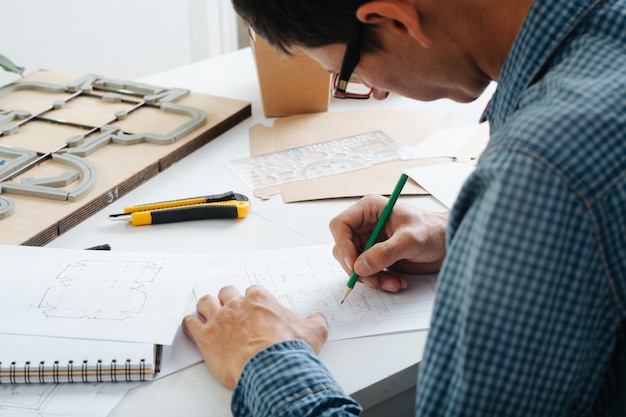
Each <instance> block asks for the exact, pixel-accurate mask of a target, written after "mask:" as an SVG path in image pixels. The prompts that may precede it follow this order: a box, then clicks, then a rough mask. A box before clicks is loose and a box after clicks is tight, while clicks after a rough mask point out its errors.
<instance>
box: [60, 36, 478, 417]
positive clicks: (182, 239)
mask: <svg viewBox="0 0 626 417" xmlns="http://www.w3.org/2000/svg"><path fill="white" fill-rule="evenodd" d="M140 81H142V82H146V83H149V84H153V85H160V86H164V87H182V88H188V89H191V90H192V91H197V92H201V93H206V94H211V95H218V96H224V97H230V98H235V99H240V100H245V101H250V102H251V103H252V117H251V118H249V119H247V120H245V121H244V122H243V123H241V124H239V125H238V126H236V127H234V128H233V129H231V130H229V131H228V132H226V133H224V134H223V135H221V136H219V137H218V138H216V139H214V140H213V141H212V142H210V143H209V144H207V145H205V146H204V147H202V148H200V149H199V150H197V151H196V152H194V153H192V154H191V155H189V156H188V157H186V158H184V159H183V160H182V161H180V162H178V163H177V164H175V165H174V166H172V167H170V168H169V169H167V170H166V171H164V172H162V173H160V174H159V175H158V176H156V177H155V178H153V179H151V180H149V181H148V182H146V183H145V184H143V185H141V186H140V187H138V188H137V189H135V190H133V191H132V192H130V193H129V194H127V195H125V196H123V197H121V198H119V199H118V200H117V201H114V202H113V203H112V204H111V205H110V206H108V207H107V208H106V209H104V210H102V211H101V212H99V213H96V214H95V215H94V216H92V217H91V218H89V219H87V220H86V221H84V222H83V223H81V224H80V225H78V226H76V227H75V228H74V229H72V230H70V231H69V232H67V233H65V234H64V235H62V236H60V237H59V238H57V239H55V240H54V241H52V242H51V243H50V244H48V246H49V247H60V248H86V247H91V246H95V245H99V244H103V243H108V244H110V245H111V246H112V248H113V250H116V251H118V250H122V251H123V250H126V251H146V252H170V253H177V252H187V253H211V254H219V253H232V252H238V251H251V250H261V249H279V248H283V247H296V246H299V247H304V246H309V245H317V244H329V243H332V237H331V235H330V232H329V230H328V222H329V221H330V219H331V218H332V217H333V216H335V215H336V214H337V213H339V212H340V211H341V210H343V209H344V208H346V207H348V206H349V205H351V204H353V203H354V202H355V201H356V200H355V199H337V200H324V201H313V202H303V203H291V204H285V203H283V202H282V200H281V199H280V196H275V197H273V198H271V199H270V200H265V201H262V200H258V199H255V198H254V197H252V196H253V192H252V190H251V189H247V187H246V186H245V184H243V183H242V182H241V181H240V180H239V179H238V178H236V176H235V175H233V174H232V173H231V171H230V170H229V169H228V168H227V167H226V165H225V164H226V162H227V161H231V160H234V159H237V158H243V157H248V156H250V153H249V146H248V137H249V136H248V130H249V129H250V127H252V126H253V125H255V124H257V123H264V124H266V125H271V123H272V120H269V119H266V118H265V117H264V116H263V111H262V107H261V99H260V91H259V87H258V82H257V78H256V70H255V64H254V60H253V57H252V54H251V51H250V49H249V48H244V49H242V50H239V51H237V52H234V53H230V54H226V55H223V56H220V57H217V58H212V59H209V60H206V61H201V62H198V63H195V64H191V65H188V66H184V67H181V68H177V69H174V70H170V71H166V72H163V73H159V74H155V75H153V76H150V77H146V78H144V79H142V80H140ZM489 95H490V94H489ZM487 99H488V95H484V96H483V97H481V98H480V99H479V100H477V101H476V102H474V103H472V104H458V103H454V102H451V101H449V100H438V101H435V102H430V103H424V102H416V101H413V100H408V99H405V98H402V97H394V96H392V97H390V98H388V99H387V100H384V101H376V100H365V101H363V100H338V99H332V100H331V104H330V108H329V111H343V110H357V109H364V108H369V109H372V108H385V109H391V108H398V109H407V108H423V109H430V110H432V111H434V112H435V113H437V114H439V115H441V116H443V115H446V114H448V113H453V114H456V115H458V116H460V117H462V118H463V119H464V120H465V121H467V123H468V124H472V123H477V121H478V118H479V116H480V114H481V112H482V110H483V108H484V106H485V104H486V100H487ZM416 128H418V127H416ZM228 190H235V191H238V192H241V193H244V194H247V195H248V196H250V197H251V198H252V212H251V213H250V214H249V215H248V217H247V218H246V219H245V221H241V222H233V221H220V220H218V221H211V223H210V224H207V223H205V222H201V223H200V222H188V223H176V224H165V225H159V226H158V227H157V226H155V227H133V226H130V225H127V224H123V223H121V222H111V221H109V219H108V215H109V214H110V213H115V212H120V211H121V210H122V208H123V207H124V206H127V205H132V204H137V203H143V202H148V201H159V200H170V199H175V198H183V197H188V196H190V195H201V194H214V193H218V192H223V191H228ZM402 198H403V199H404V200H405V201H409V202H413V203H415V204H416V205H419V206H420V207H423V208H426V209H430V210H437V211H441V210H444V208H443V206H441V205H440V204H439V203H437V202H436V201H435V200H434V199H432V198H431V197H429V196H413V197H402ZM302 218H306V219H307V221H306V222H303V221H301V219H302ZM267 236H271V238H270V239H268V238H267ZM426 334H427V332H425V331H415V332H407V333H402V334H392V335H384V336H374V337H366V338H359V339H352V340H341V341H334V342H329V343H328V344H327V345H326V346H325V347H324V349H323V351H322V353H321V355H320V357H321V359H322V361H323V362H324V363H325V364H326V365H327V366H328V367H329V369H330V370H331V371H332V372H333V374H334V375H335V377H336V378H337V380H338V381H339V382H340V383H341V385H342V386H343V387H344V389H345V390H346V391H347V392H349V393H352V394H355V393H356V394H359V393H360V394H361V395H359V396H358V398H359V400H361V401H362V402H363V403H364V404H363V405H364V406H366V407H367V406H371V405H374V404H377V403H378V402H381V401H384V400H385V399H387V398H389V397H391V396H393V395H395V394H397V393H399V392H401V391H403V390H404V389H406V388H408V387H409V386H411V384H414V383H415V380H414V379H413V378H414V377H413V376H410V377H409V379H408V382H407V376H406V375H407V372H406V371H407V369H413V370H414V369H415V364H416V363H418V362H419V360H420V359H421V357H422V353H423V347H424V343H425V341H426ZM364 363H365V364H376V366H363V364H364ZM355 370H358V372H355ZM409 374H410V373H409ZM394 377H395V379H394ZM365 393H367V394H366V395H365ZM230 397H231V392H230V391H229V390H227V389H226V388H224V387H222V386H221V385H220V384H219V383H218V382H217V381H215V379H214V378H213V377H212V376H211V375H210V373H209V372H208V370H207V369H206V367H205V366H204V364H198V365H194V366H192V367H190V368H187V369H184V370H182V371H179V372H177V373H175V374H172V375H169V376H166V377H163V378H160V379H158V380H156V381H154V382H151V383H148V384H145V385H142V386H140V387H139V388H137V389H134V390H132V391H130V392H129V393H128V394H127V395H126V397H125V398H124V399H123V400H122V402H121V403H119V404H118V406H117V407H116V408H115V409H114V410H113V411H112V413H111V414H110V416H114V417H121V416H136V415H151V416H171V415H185V416H229V415H231V413H230Z"/></svg>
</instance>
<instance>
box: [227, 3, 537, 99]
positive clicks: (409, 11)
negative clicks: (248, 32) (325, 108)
mask: <svg viewBox="0 0 626 417" xmlns="http://www.w3.org/2000/svg"><path fill="white" fill-rule="evenodd" d="M532 1H533V0H510V1H506V2H503V1H501V0H232V2H233V5H234V7H235V10H236V11H237V13H238V14H239V15H240V16H241V17H242V18H243V19H244V20H246V21H247V22H248V23H249V24H250V25H251V27H252V28H253V29H254V31H255V32H256V33H258V34H259V36H261V37H262V38H264V39H265V40H266V41H268V43H269V44H270V45H272V46H274V47H275V48H277V49H278V50H279V51H283V52H286V53H287V54H288V53H289V51H290V50H293V49H294V48H299V49H301V50H303V51H304V52H305V53H307V54H308V55H310V56H311V57H312V58H313V59H315V60H316V61H317V62H319V63H320V64H321V65H322V66H323V67H324V68H326V69H327V70H328V71H330V72H339V71H340V68H341V63H342V62H343V60H344V59H343V58H344V56H345V55H346V49H347V48H346V45H347V44H348V41H349V39H350V38H351V35H352V33H353V32H354V29H355V28H356V27H360V29H361V32H360V42H359V47H358V51H359V52H360V57H358V59H355V60H354V61H356V62H357V65H356V68H355V70H354V75H356V76H357V77H358V78H359V79H360V80H361V82H363V84H365V85H367V86H370V87H372V88H373V97H374V98H379V99H381V98H384V97H386V96H387V95H388V93H389V92H394V93H397V94H400V95H404V96H406V97H410V98H414V99H418V100H435V99H438V98H443V97H447V98H450V99H453V100H456V101H460V102H467V101H472V100H474V99H476V98H477V97H478V96H479V95H480V94H481V93H482V92H483V91H484V89H485V87H486V86H487V85H488V84H489V82H490V81H491V80H497V79H498V76H499V72H500V70H501V68H502V65H503V63H504V59H505V58H506V56H507V54H508V51H509V49H510V47H511V45H512V43H513V40H514V38H515V36H516V34H517V31H518V30H519V27H520V26H521V24H522V22H523V20H524V18H525V15H526V13H527V11H528V7H529V6H530V4H531V3H532ZM353 49H354V48H353Z"/></svg>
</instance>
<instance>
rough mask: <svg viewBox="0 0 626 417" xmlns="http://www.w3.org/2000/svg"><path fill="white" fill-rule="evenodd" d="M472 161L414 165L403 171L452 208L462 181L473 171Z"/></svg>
mask: <svg viewBox="0 0 626 417" xmlns="http://www.w3.org/2000/svg"><path fill="white" fill-rule="evenodd" d="M475 168H476V166H475V165H474V163H472V162H448V163H444V164H436V165H428V166H416V167H413V168H410V169H406V170H405V171H404V172H405V174H407V175H408V176H409V177H410V178H411V179H412V180H413V181H415V182H416V183H418V184H419V185H421V186H422V187H424V189H425V190H426V191H428V192H429V193H430V194H431V195H432V196H433V197H434V198H436V199H437V200H438V201H439V202H440V203H441V204H443V205H444V206H446V207H447V208H449V209H450V208H452V205H453V204H454V201H455V200H456V197H457V195H458V194H459V191H461V187H462V186H463V183H464V182H465V180H466V179H467V177H469V176H470V175H471V173H472V172H474V169H475Z"/></svg>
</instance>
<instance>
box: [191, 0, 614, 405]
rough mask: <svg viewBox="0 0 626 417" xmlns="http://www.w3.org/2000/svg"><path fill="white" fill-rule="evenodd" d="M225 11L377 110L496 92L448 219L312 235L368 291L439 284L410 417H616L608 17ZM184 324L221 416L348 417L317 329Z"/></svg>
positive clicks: (240, 315) (220, 309)
mask: <svg viewBox="0 0 626 417" xmlns="http://www.w3.org/2000/svg"><path fill="white" fill-rule="evenodd" d="M234 5H235V8H236V10H237V12H238V13H239V14H240V15H241V16H242V17H243V18H244V19H245V20H247V21H248V22H249V23H250V24H251V25H252V27H253V28H254V29H255V30H256V31H257V32H258V33H259V34H260V35H261V36H262V37H265V38H266V39H267V40H268V41H269V42H270V43H272V44H273V45H275V46H276V47H277V48H278V49H280V50H284V51H286V52H288V51H289V50H290V49H291V48H296V47H300V48H302V49H303V50H304V51H305V52H307V53H308V54H309V55H311V56H312V57H313V58H314V59H316V60H317V61H318V62H320V63H321V64H322V65H323V66H324V67H326V68H327V69H328V70H329V71H332V72H337V71H340V70H341V69H342V68H341V67H342V65H341V64H342V62H344V63H346V65H344V68H343V71H341V72H342V76H341V77H342V78H343V79H346V78H349V76H350V74H349V73H350V72H351V71H350V69H351V67H355V68H354V70H355V75H356V76H358V78H359V79H360V80H361V81H362V82H363V83H365V84H367V85H369V86H371V87H373V88H374V96H375V97H376V98H384V97H385V96H386V95H387V93H388V92H395V93H399V94H403V95H406V96H409V97H413V98H416V99H420V100H430V99H435V98H439V97H450V98H453V99H455V100H457V101H471V100H473V99H474V98H476V97H478V96H479V94H480V93H481V92H482V91H483V89H484V88H485V86H486V85H487V83H488V82H489V81H491V80H495V81H497V82H498V89H497V91H496V93H495V95H494V97H493V99H492V101H491V103H490V104H489V106H488V107H487V109H486V111H485V118H486V119H487V120H489V122H490V128H491V138H490V142H489V144H488V146H487V148H486V150H485V151H484V153H483V155H482V156H481V159H480V161H479V163H478V166H477V169H476V170H475V172H474V173H473V175H472V176H471V177H470V178H469V179H468V180H467V182H466V183H465V185H464V187H463V189H462V190H461V192H460V194H459V197H458V199H457V201H456V203H455V205H454V207H453V209H452V211H451V212H450V214H449V218H448V219H446V218H445V216H442V215H440V214H434V213H425V212H421V211H417V210H416V209H415V208H413V207H410V206H407V205H403V204H400V203H399V204H397V205H396V208H395V209H394V211H393V213H392V215H391V217H390V220H389V222H388V224H387V226H386V227H385V229H384V231H383V236H382V237H383V241H382V242H379V243H377V244H376V245H374V246H373V247H372V248H371V249H370V250H368V251H366V252H364V253H361V254H359V249H360V248H361V247H362V246H363V245H364V242H365V241H366V239H367V238H368V237H369V234H370V233H371V231H372V229H373V225H374V224H375V222H376V220H377V219H378V217H379V215H380V213H381V211H382V207H383V205H384V204H385V199H384V198H382V197H376V196H367V197H365V198H363V199H362V200H361V201H360V202H358V203H357V204H355V205H354V206H352V207H351V208H349V209H348V210H346V211H345V212H344V213H341V214H339V216H337V217H336V218H335V219H333V220H332V221H331V225H330V227H331V231H332V234H333V237H334V239H335V243H336V245H335V247H334V255H335V257H336V258H337V260H338V261H339V262H340V263H341V264H342V266H343V267H344V269H345V270H346V271H347V272H349V271H350V270H352V268H354V270H355V271H356V272H357V273H358V274H359V275H360V276H361V277H362V282H363V283H365V284H367V285H370V286H372V287H376V288H379V289H381V290H387V291H398V290H401V289H402V288H404V287H406V286H407V285H410V282H407V281H406V280H405V279H397V278H395V277H393V276H391V275H389V274H386V273H385V271H386V270H387V268H389V269H394V270H399V271H408V272H416V271H420V270H433V269H435V270H436V269H438V268H439V267H441V269H440V272H439V284H438V288H437V298H436V303H435V308H434V312H433V319H432V323H431V327H430V331H429V337H428V342H427V346H426V351H425V355H424V358H423V360H422V362H421V363H420V369H419V377H418V387H417V402H416V415H418V416H440V415H441V416H444V415H445V416H482V417H484V416H516V415H519V416H574V415H575V416H623V415H626V324H625V323H626V321H625V317H626V0H605V1H600V0H535V1H532V0H508V1H503V0H373V1H339V0H335V1H330V0H308V1H307V0H284V1H282V0H266V1H263V0H234ZM349 39H352V41H351V42H349ZM354 39H356V41H354ZM346 45H351V46H349V47H346ZM354 45H357V47H356V48H355V47H354ZM355 49H356V52H355ZM358 52H360V57H359V53H358ZM344 54H345V56H346V58H345V59H344ZM349 64H350V65H349ZM416 128H417V127H416ZM198 312H199V317H187V318H186V319H185V320H184V326H185V329H186V331H187V333H188V334H189V335H190V337H191V338H192V339H193V340H194V341H195V342H196V343H197V345H198V346H199V348H200V349H201V350H202V352H203V356H204V358H205V360H206V363H207V365H208V367H209V368H210V369H211V371H212V372H214V373H215V375H216V376H217V378H218V379H220V380H221V381H222V382H223V383H225V384H226V385H227V386H229V387H231V388H234V389H235V391H234V395H233V403H232V406H233V413H234V414H235V415H236V416H248V415H298V416H305V415H316V416H317V415H324V416H329V415H356V414H358V413H359V412H360V407H359V406H358V405H357V404H356V403H355V402H354V401H352V400H351V399H350V398H349V397H348V396H346V395H345V394H344V393H343V392H342V390H341V389H340V387H339V386H338V385H337V383H336V382H335V381H334V380H333V378H332V376H331V375H329V373H328V371H327V370H326V369H325V368H324V367H323V366H322V365H321V364H320V363H319V361H318V359H317V358H316V356H315V353H316V352H319V350H320V349H321V347H322V345H323V343H324V341H325V339H326V331H327V325H326V323H325V321H324V319H323V317H322V316H321V315H313V316H311V317H309V318H307V319H300V318H298V317H295V315H294V314H292V313H290V312H289V311H287V310H286V309H285V308H283V307H281V306H280V304H279V303H278V302H277V301H276V300H275V299H274V298H273V297H272V296H270V295H269V294H268V292H267V291H266V290H264V289H263V288H260V287H252V288H250V289H248V290H247V291H246V294H245V295H243V296H242V295H241V294H238V293H237V291H236V290H235V289H234V288H232V287H226V288H224V289H222V291H221V292H220V293H219V294H218V298H217V299H216V298H213V297H211V296H206V297H204V298H202V299H201V300H200V301H199V302H198Z"/></svg>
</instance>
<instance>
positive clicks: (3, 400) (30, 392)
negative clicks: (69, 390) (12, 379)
mask: <svg viewBox="0 0 626 417" xmlns="http://www.w3.org/2000/svg"><path fill="white" fill-rule="evenodd" d="M59 389H60V385H59V384H32V385H29V386H22V385H10V384H2V385H0V416H1V415H3V414H4V413H12V414H11V415H21V414H22V413H26V412H37V411H40V410H41V409H43V408H45V405H46V403H48V402H49V401H50V398H52V397H53V396H54V394H55V392H57V391H58V390H59Z"/></svg>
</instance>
